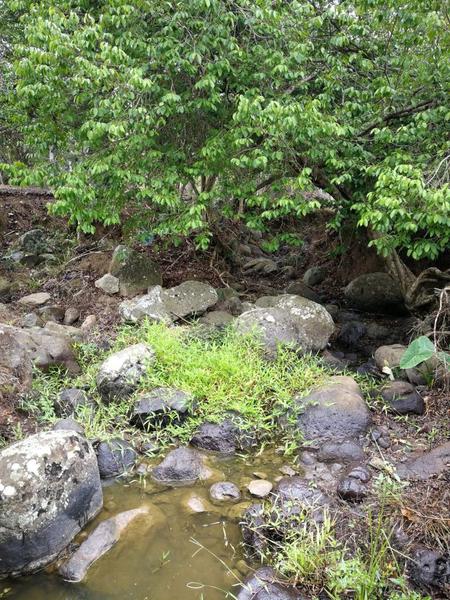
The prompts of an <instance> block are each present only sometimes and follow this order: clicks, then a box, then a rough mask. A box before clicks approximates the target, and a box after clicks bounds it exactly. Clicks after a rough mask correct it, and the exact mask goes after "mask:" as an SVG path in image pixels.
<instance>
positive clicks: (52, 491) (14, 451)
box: [0, 431, 103, 577]
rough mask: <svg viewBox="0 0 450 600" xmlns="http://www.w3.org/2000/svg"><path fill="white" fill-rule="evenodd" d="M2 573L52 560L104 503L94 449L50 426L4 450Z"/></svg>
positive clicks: (0, 461) (0, 474)
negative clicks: (50, 428) (49, 428)
mask: <svg viewBox="0 0 450 600" xmlns="http://www.w3.org/2000/svg"><path fill="white" fill-rule="evenodd" d="M0 501H1V507H2V509H1V511H0V557H1V560H0V577H4V576H7V575H10V576H16V575H23V574H26V573H33V572H35V571H37V570H39V569H41V568H42V567H44V566H46V565H48V564H50V563H51V562H52V561H53V560H55V558H56V557H57V556H58V555H59V553H60V552H61V551H62V550H64V548H65V547H66V546H67V545H68V544H69V543H70V542H71V541H72V539H73V538H74V537H75V535H77V533H79V531H80V530H81V529H82V528H83V527H84V525H85V524H86V523H87V522H88V521H89V520H90V519H92V518H93V517H94V516H95V515H96V514H97V513H98V512H99V511H100V510H101V508H102V504H103V496H102V489H101V485H100V477H99V472H98V467H97V460H96V457H95V453H94V450H93V449H92V446H91V445H90V444H89V442H88V441H87V440H85V439H84V438H83V437H81V436H80V435H78V434H77V433H75V432H73V431H47V432H42V433H38V434H36V435H33V436H30V437H28V438H26V439H25V440H22V441H20V442H17V443H15V444H13V445H11V446H9V447H7V448H5V449H4V450H2V451H1V452H0Z"/></svg>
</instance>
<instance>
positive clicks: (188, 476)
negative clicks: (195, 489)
mask: <svg viewBox="0 0 450 600" xmlns="http://www.w3.org/2000/svg"><path fill="white" fill-rule="evenodd" d="M206 477H207V469H206V468H205V466H204V464H203V456H202V455H201V454H200V452H198V451H197V450H193V449H191V448H177V449H176V450H172V451H171V452H169V454H168V455H167V456H166V457H165V458H164V460H163V461H162V462H161V463H160V464H159V465H158V466H157V467H155V468H154V469H153V479H154V480H155V481H157V482H159V483H166V484H169V485H170V484H179V485H189V484H190V483H193V482H195V481H197V480H199V479H205V478H206Z"/></svg>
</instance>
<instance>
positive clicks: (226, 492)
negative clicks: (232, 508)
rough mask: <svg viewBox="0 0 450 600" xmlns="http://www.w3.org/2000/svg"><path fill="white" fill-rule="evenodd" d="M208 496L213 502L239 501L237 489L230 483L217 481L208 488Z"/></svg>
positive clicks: (239, 495) (239, 496) (239, 493)
mask: <svg viewBox="0 0 450 600" xmlns="http://www.w3.org/2000/svg"><path fill="white" fill-rule="evenodd" d="M209 495H210V497H211V500H213V501H214V502H237V501H238V500H240V499H241V492H240V491H239V488H238V486H237V485H235V484H234V483H231V481H219V482H218V483H214V484H213V485H212V486H211V487H210V488H209Z"/></svg>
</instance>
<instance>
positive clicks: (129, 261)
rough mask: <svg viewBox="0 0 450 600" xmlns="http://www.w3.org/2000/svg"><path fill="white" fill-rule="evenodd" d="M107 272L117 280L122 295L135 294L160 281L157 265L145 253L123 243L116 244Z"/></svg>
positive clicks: (159, 283)
mask: <svg viewBox="0 0 450 600" xmlns="http://www.w3.org/2000/svg"><path fill="white" fill-rule="evenodd" d="M109 272H110V274H111V275H114V277H116V278H117V279H118V280H119V288H120V294H121V295H122V296H136V294H142V292H145V291H146V290H147V289H148V288H149V287H151V286H153V285H161V283H162V276H161V272H160V270H159V267H158V265H156V264H155V263H154V262H153V261H152V260H150V258H148V256H146V255H145V254H142V253H140V252H137V251H136V250H133V249H132V248H128V247H127V246H124V245H120V246H117V248H116V249H115V250H114V253H113V256H112V259H111V264H110V265H109Z"/></svg>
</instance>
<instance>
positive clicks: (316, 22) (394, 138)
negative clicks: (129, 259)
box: [9, 0, 450, 286]
mask: <svg viewBox="0 0 450 600" xmlns="http://www.w3.org/2000/svg"><path fill="white" fill-rule="evenodd" d="M9 5H10V6H11V7H12V8H14V9H15V10H19V11H21V13H22V24H23V27H24V38H23V42H22V43H21V44H20V45H17V47H16V62H15V74H16V78H17V83H16V89H15V94H14V96H13V102H14V107H15V110H16V111H17V113H18V115H19V116H20V119H21V120H22V124H23V127H22V130H23V134H24V136H25V139H26V142H27V144H28V148H29V152H30V160H29V165H28V166H27V167H25V165H23V164H16V165H13V167H11V168H10V171H11V173H13V174H14V176H15V178H16V180H17V181H21V182H27V183H35V184H46V185H50V186H51V187H52V188H53V189H54V190H55V196H56V199H57V201H56V203H55V205H54V207H53V210H54V211H55V212H57V213H59V214H65V215H68V216H69V217H70V219H71V221H72V222H76V223H77V224H78V226H79V227H81V229H83V230H85V231H91V230H92V228H93V226H94V224H95V222H96V221H101V222H103V223H105V224H112V223H117V222H119V220H120V219H121V218H123V217H124V216H126V217H128V218H129V219H131V222H132V223H133V225H134V226H135V227H137V228H150V229H151V230H152V231H153V232H154V233H158V234H162V235H175V236H180V235H185V234H187V233H190V232H195V233H196V236H197V242H198V244H199V246H201V247H203V246H205V245H207V244H208V242H209V240H210V237H211V235H212V233H213V232H214V231H215V229H216V228H217V226H218V223H220V219H221V218H222V217H223V216H233V217H235V218H239V219H242V220H243V221H245V222H246V223H247V224H248V225H249V226H251V227H253V228H257V229H264V228H265V227H268V226H269V225H270V223H271V222H273V221H274V220H280V219H283V218H285V217H288V216H291V215H294V216H298V217H301V216H302V215H305V214H307V213H308V212H311V211H313V210H316V209H317V208H319V207H320V206H321V204H322V203H323V202H326V203H330V202H331V206H332V208H333V209H334V211H335V218H334V225H335V226H336V227H338V226H339V225H340V224H341V223H342V222H344V221H345V220H348V219H352V220H354V221H355V222H357V223H358V225H360V226H362V227H365V228H367V229H368V231H369V232H370V235H371V238H372V241H371V243H372V244H374V245H375V246H376V248H377V250H378V251H379V252H380V253H382V254H383V255H385V256H386V257H387V258H388V261H390V265H391V270H392V269H395V268H396V267H395V265H396V264H397V267H398V264H400V263H396V260H397V254H396V252H397V251H405V252H406V253H408V254H409V255H410V256H412V257H413V258H414V259H420V258H424V257H428V258H436V257H437V256H438V255H439V254H440V253H441V252H442V251H443V250H444V249H445V248H447V247H448V245H449V243H450V189H449V175H448V173H449V170H448V165H449V161H450V151H449V143H448V136H446V128H447V127H448V120H449V117H450V110H449V107H448V105H447V96H448V88H447V85H448V81H449V63H448V60H447V50H448V22H449V16H448V14H447V12H446V7H445V3H443V2H441V1H439V0H352V1H346V0H308V1H307V0H302V1H296V0H289V1H286V0H189V1H188V0H167V1H163V0H58V2H54V1H49V0H42V1H39V2H33V1H30V0H16V1H10V2H9ZM49 156H50V157H51V160H50V162H49V160H48V157H49ZM30 165H31V167H32V168H31V169H30V168H29V166H30ZM317 190H324V191H326V192H327V194H320V193H318V192H317ZM182 191H184V193H181V192H182ZM330 195H331V197H332V200H330ZM397 271H398V268H397ZM400 271H401V268H400ZM405 273H406V271H404V272H403V275H404V274H405ZM407 283H410V282H407ZM405 286H406V283H405Z"/></svg>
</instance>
